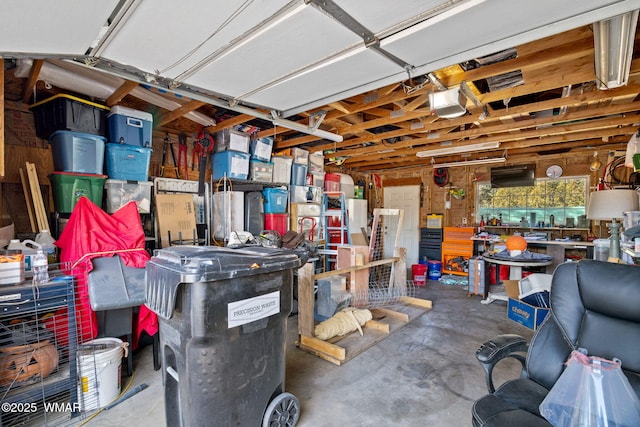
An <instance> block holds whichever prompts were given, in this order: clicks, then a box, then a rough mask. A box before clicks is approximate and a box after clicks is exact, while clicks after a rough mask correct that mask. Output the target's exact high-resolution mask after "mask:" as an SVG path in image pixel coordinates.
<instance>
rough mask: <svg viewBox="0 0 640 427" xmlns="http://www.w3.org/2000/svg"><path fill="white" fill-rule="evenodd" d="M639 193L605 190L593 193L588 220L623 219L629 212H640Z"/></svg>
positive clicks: (588, 210)
mask: <svg viewBox="0 0 640 427" xmlns="http://www.w3.org/2000/svg"><path fill="white" fill-rule="evenodd" d="M638 200H640V199H639V198H638V192H637V191H635V190H604V191H596V192H593V193H591V195H590V197H589V206H588V207H587V218H589V219H613V218H623V217H624V213H625V212H627V211H636V210H638V204H639V203H638Z"/></svg>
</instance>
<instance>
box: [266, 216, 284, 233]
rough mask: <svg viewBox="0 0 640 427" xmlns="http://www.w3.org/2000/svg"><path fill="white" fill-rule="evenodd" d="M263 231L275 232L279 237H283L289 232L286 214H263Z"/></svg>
mask: <svg viewBox="0 0 640 427" xmlns="http://www.w3.org/2000/svg"><path fill="white" fill-rule="evenodd" d="M264 229H265V230H276V231H277V232H278V233H280V235H284V233H286V232H287V231H288V230H289V214H286V213H266V214H264Z"/></svg>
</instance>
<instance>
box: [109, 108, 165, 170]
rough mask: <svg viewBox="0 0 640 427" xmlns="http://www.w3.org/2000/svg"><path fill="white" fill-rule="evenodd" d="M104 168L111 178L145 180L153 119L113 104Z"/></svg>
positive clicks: (145, 114) (147, 114)
mask: <svg viewBox="0 0 640 427" xmlns="http://www.w3.org/2000/svg"><path fill="white" fill-rule="evenodd" d="M108 123H109V126H108V129H109V133H108V135H109V142H108V143H107V154H106V156H107V158H106V169H107V175H108V176H109V178H111V179H120V180H125V181H147V179H148V178H149V163H150V161H151V152H152V148H151V147H152V145H151V128H152V126H153V116H152V115H151V114H149V113H145V112H144V111H138V110H134V109H132V108H127V107H121V106H118V105H116V106H115V107H113V108H112V109H111V112H110V113H109V121H108Z"/></svg>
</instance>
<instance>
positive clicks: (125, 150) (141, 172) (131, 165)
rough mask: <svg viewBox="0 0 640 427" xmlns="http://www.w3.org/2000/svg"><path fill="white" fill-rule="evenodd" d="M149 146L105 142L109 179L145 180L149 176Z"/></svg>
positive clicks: (150, 150)
mask: <svg viewBox="0 0 640 427" xmlns="http://www.w3.org/2000/svg"><path fill="white" fill-rule="evenodd" d="M152 151H153V150H152V149H151V148H145V147H138V146H135V145H129V144H114V143H108V144H107V154H106V162H105V166H106V169H107V175H108V176H109V178H111V179H124V180H127V181H146V180H147V179H148V178H149V164H150V162H151V152H152Z"/></svg>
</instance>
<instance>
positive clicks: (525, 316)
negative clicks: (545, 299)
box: [507, 298, 549, 331]
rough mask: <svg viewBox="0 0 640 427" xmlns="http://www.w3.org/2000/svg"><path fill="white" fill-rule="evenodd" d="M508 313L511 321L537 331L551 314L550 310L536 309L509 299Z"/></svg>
mask: <svg viewBox="0 0 640 427" xmlns="http://www.w3.org/2000/svg"><path fill="white" fill-rule="evenodd" d="M507 312H508V315H507V316H508V317H509V319H511V320H513V321H514V322H517V323H520V324H521V325H523V326H526V327H527V328H529V329H533V330H534V331H535V330H536V329H538V326H540V325H541V324H542V321H543V320H544V318H545V317H547V314H549V309H548V308H541V307H534V306H532V305H530V304H527V303H526V302H523V301H519V300H517V299H513V298H509V302H508V304H507Z"/></svg>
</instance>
